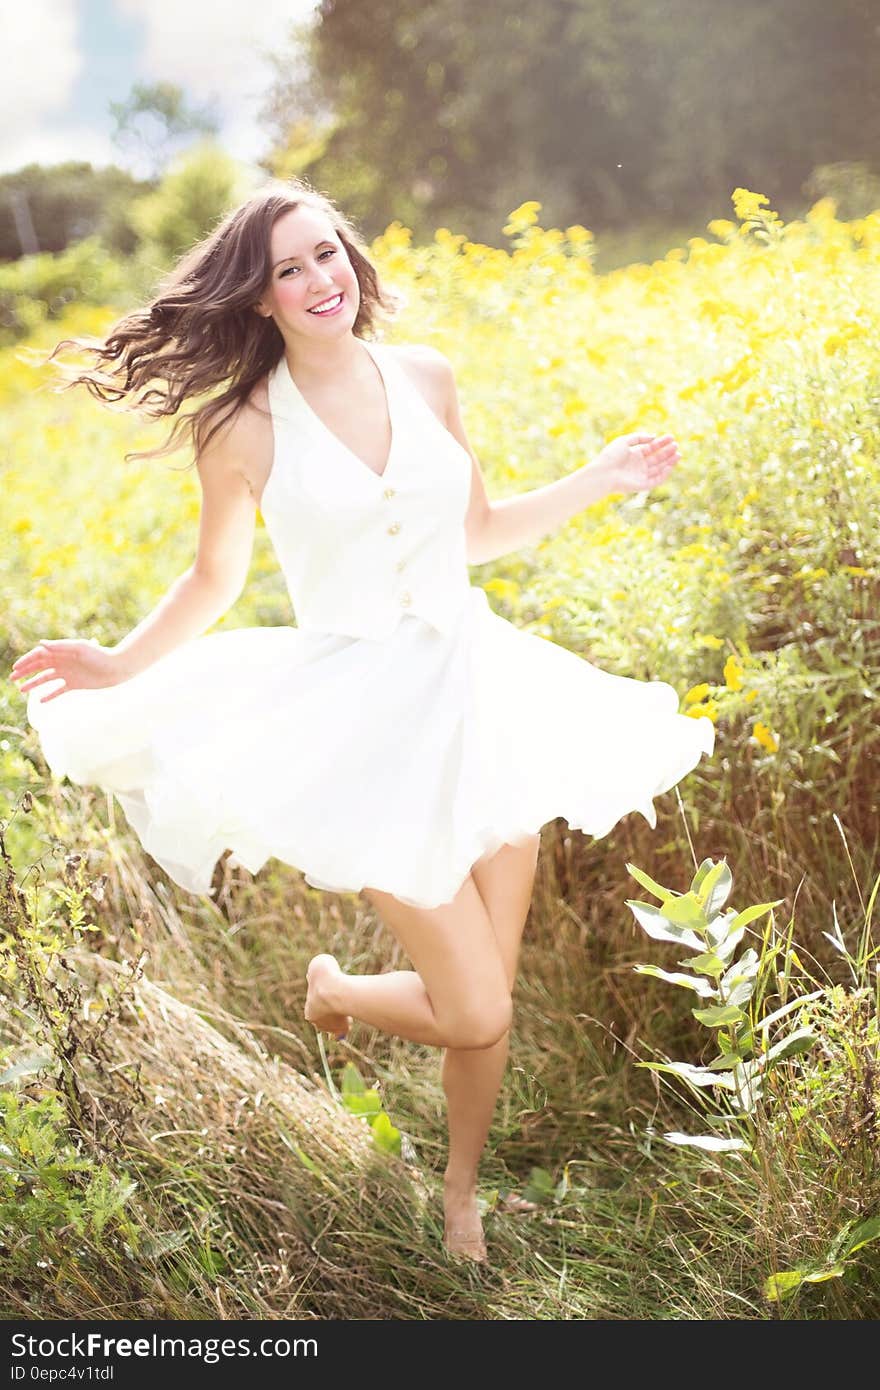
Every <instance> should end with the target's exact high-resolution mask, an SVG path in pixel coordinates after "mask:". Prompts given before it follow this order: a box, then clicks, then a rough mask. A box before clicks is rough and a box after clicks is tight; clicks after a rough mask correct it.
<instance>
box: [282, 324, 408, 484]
mask: <svg viewBox="0 0 880 1390" xmlns="http://www.w3.org/2000/svg"><path fill="white" fill-rule="evenodd" d="M361 342H362V343H363V345H364V347H365V348H366V349H367V352H368V353H369V354H370V357H371V358H372V359H373V363H374V365H375V367H376V371H377V372H378V373H379V379H380V380H381V382H382V385H383V387H384V389H385V406H386V409H387V411H388V424H389V428H390V431H391V443H390V444H389V446H388V456H387V458H386V459H385V466H384V467H383V469H382V472H381V473H377V472H376V470H375V468H371V467H370V465H369V464H368V463H364V461H363V459H362V458H360V457H359V456H358V455H357V454H356V453H355V452H354V451H353V450H352V449H350V448H349V447H348V445H347V444H344V443H343V441H342V440H341V439H340V438H339V436H338V435H336V434H334V433H333V431H332V430H331V429H330V428H329V426H328V425H326V424H325V423H324V421H323V420H322V419H321V417H320V415H319V414H318V413H317V411H316V410H313V409H312V407H311V406H310V405H309V403H308V401H307V400H306V398H305V396H304V395H303V393H302V391H300V389H299V387H298V386H297V384H296V382H295V381H294V379H293V377H292V376H291V374H290V367H289V366H288V364H287V355H286V353H282V355H281V359H280V361H279V363H278V376H279V381H280V384H281V385H282V387H283V388H285V390H286V394H287V396H288V397H289V399H290V400H291V401H292V402H293V403H294V404H295V405H296V406H297V408H298V409H299V412H300V414H301V415H302V416H303V418H304V419H305V421H306V422H307V423H308V424H310V425H311V426H312V429H313V431H316V432H317V433H319V434H320V435H322V436H323V437H325V438H327V439H329V440H330V441H331V443H333V444H335V445H336V448H337V450H338V451H339V453H341V454H342V455H343V456H344V457H347V458H348V459H350V460H351V462H352V463H353V464H354V465H355V467H357V468H358V469H359V470H360V471H361V472H362V473H367V474H369V475H370V476H371V477H372V478H374V479H375V480H376V482H377V483H380V482H383V481H384V480H385V479H386V478H387V477H388V473H389V470H390V469H391V466H392V464H393V463H394V459H395V455H396V454H397V434H398V430H397V411H396V409H395V400H394V390H393V388H392V386H391V384H390V382H389V379H388V376H387V375H386V373H385V372H383V370H382V363H381V361H380V358H381V352H378V351H377V350H376V345H375V344H374V343H368V342H367V340H366V339H365V338H362V339H361ZM273 471H274V469H273Z"/></svg>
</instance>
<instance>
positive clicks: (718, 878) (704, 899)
mask: <svg viewBox="0 0 880 1390" xmlns="http://www.w3.org/2000/svg"><path fill="white" fill-rule="evenodd" d="M732 888H733V875H732V874H731V872H730V868H729V866H728V864H727V860H726V859H719V861H718V863H717V864H714V865H713V867H712V868H711V869H710V870H709V872H708V873H707V874H706V877H705V878H704V879H703V881H702V883H701V884H700V891H699V893H698V894H697V901H698V902H699V904H700V908H701V909H703V910H704V911H705V914H706V916H707V917H713V916H714V915H715V913H716V912H720V910H721V908H722V907H723V906H724V904H725V903H726V902H727V899H728V898H729V897H730V891H731V889H732Z"/></svg>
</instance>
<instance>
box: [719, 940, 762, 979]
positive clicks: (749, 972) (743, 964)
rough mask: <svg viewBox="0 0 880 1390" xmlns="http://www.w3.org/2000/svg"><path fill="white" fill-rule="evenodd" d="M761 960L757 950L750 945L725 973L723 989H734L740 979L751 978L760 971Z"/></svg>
mask: <svg viewBox="0 0 880 1390" xmlns="http://www.w3.org/2000/svg"><path fill="white" fill-rule="evenodd" d="M759 965H760V961H759V959H758V953H757V951H755V950H753V949H752V947H751V946H750V947H749V948H748V950H747V951H743V953H742V955H741V956H740V958H739V960H737V961H734V963H733V965H731V967H730V968H729V970H728V971H727V972H726V974H725V975H724V978H723V979H722V981H721V988H722V989H733V987H734V985H738V984H739V982H740V980H751V979H753V978H754V976H755V975H757V973H758V967H759Z"/></svg>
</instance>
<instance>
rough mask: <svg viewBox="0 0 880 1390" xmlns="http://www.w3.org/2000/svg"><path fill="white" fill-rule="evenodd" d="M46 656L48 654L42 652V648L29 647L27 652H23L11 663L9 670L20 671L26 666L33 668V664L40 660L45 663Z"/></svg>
mask: <svg viewBox="0 0 880 1390" xmlns="http://www.w3.org/2000/svg"><path fill="white" fill-rule="evenodd" d="M47 655H48V653H47V652H44V651H43V649H42V647H31V649H30V651H29V652H25V653H24V654H23V655H22V656H20V657H18V658H17V659H16V660H15V661H13V663H12V666H11V668H10V669H11V670H13V671H21V670H23V669H24V668H25V667H26V666H33V664H34V662H35V661H38V660H40V659H41V658H42V660H44V661H45V660H46V657H47Z"/></svg>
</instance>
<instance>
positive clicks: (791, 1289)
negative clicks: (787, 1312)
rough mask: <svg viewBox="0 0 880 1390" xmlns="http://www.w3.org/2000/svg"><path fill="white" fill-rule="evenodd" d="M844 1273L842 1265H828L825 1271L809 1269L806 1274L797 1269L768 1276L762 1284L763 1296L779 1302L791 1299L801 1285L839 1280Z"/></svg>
mask: <svg viewBox="0 0 880 1390" xmlns="http://www.w3.org/2000/svg"><path fill="white" fill-rule="evenodd" d="M845 1273H846V1270H845V1268H844V1266H843V1265H828V1266H826V1268H825V1269H811V1270H808V1271H807V1272H806V1273H804V1272H803V1271H802V1270H799V1269H787V1270H784V1271H782V1272H780V1273H778V1274H771V1275H770V1277H769V1279H767V1280H766V1282H765V1284H764V1295H765V1297H766V1298H777V1299H779V1300H780V1301H781V1300H783V1299H786V1298H791V1296H792V1294H795V1293H797V1291H798V1289H799V1288H800V1287H801V1285H802V1284H825V1283H827V1281H828V1280H829V1279H839V1278H840V1277H841V1276H842V1275H843V1274H845Z"/></svg>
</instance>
